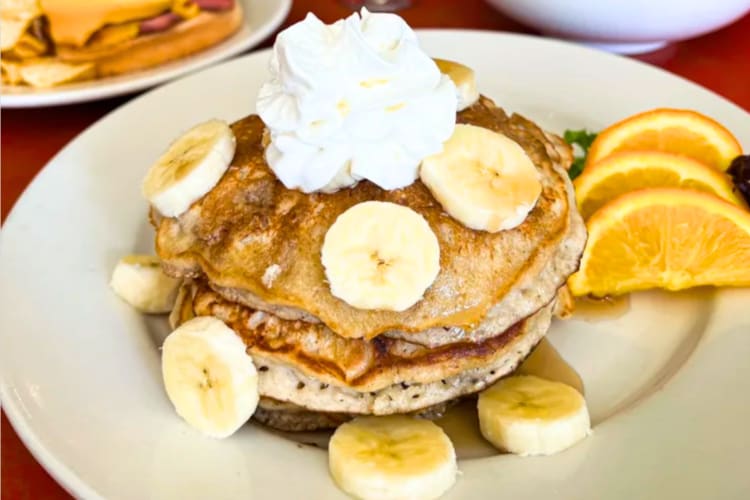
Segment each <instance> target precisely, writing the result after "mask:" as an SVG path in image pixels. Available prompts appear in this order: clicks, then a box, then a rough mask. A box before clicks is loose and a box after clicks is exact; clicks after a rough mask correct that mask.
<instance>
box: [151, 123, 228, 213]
mask: <svg viewBox="0 0 750 500" xmlns="http://www.w3.org/2000/svg"><path fill="white" fill-rule="evenodd" d="M235 147H236V140H235V138H234V134H233V133H232V129H231V128H229V125H227V123H226V122H223V121H221V120H210V121H207V122H205V123H201V124H200V125H196V126H195V127H193V128H192V129H190V130H188V131H187V132H185V134H183V135H182V136H181V137H180V138H179V139H177V140H176V141H174V142H173V143H172V145H171V146H169V149H167V151H166V153H164V154H163V155H162V156H161V157H160V158H159V159H158V160H157V161H156V163H155V164H154V165H153V166H152V167H151V170H149V172H148V174H146V178H145V179H144V180H143V195H144V196H145V197H146V199H147V200H148V201H149V202H150V203H151V204H152V205H153V206H154V207H156V209H157V210H158V211H159V213H161V214H162V215H164V216H165V217H176V216H178V215H180V214H181V213H183V212H185V211H186V210H187V209H188V208H190V205H192V204H193V202H195V201H197V200H199V199H201V198H202V197H203V196H204V195H205V194H206V193H208V192H209V191H211V189H213V187H214V186H215V185H216V183H217V182H219V179H221V176H222V175H224V172H225V171H226V170H227V168H228V167H229V164H230V163H231V161H232V158H233V157H234V150H235Z"/></svg>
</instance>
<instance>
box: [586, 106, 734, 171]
mask: <svg viewBox="0 0 750 500" xmlns="http://www.w3.org/2000/svg"><path fill="white" fill-rule="evenodd" d="M619 151H663V152H665V153H673V154H679V155H683V156H688V157H690V158H693V159H695V160H697V161H700V162H702V163H705V164H706V165H709V166H711V167H714V168H716V169H718V170H722V171H723V170H726V169H727V168H728V167H729V163H730V162H731V161H732V159H733V158H735V157H736V156H739V155H740V154H742V148H741V147H740V144H739V142H738V141H737V139H736V138H735V137H734V136H733V135H732V133H731V132H729V130H727V129H726V128H724V126H723V125H721V124H720V123H718V122H717V121H715V120H713V119H711V118H709V117H707V116H705V115H702V114H700V113H698V112H695V111H689V110H685V109H655V110H652V111H646V112H645V113H640V114H637V115H634V116H631V117H630V118H626V119H625V120H623V121H621V122H618V123H615V124H614V125H612V126H610V127H607V128H606V129H604V130H603V131H601V132H600V133H599V135H598V136H597V137H596V140H594V143H593V144H592V145H591V148H590V149H589V152H588V156H587V158H586V168H588V166H589V165H593V164H594V163H596V162H597V161H599V160H601V159H602V158H605V157H607V156H609V155H611V154H613V153H617V152H619Z"/></svg>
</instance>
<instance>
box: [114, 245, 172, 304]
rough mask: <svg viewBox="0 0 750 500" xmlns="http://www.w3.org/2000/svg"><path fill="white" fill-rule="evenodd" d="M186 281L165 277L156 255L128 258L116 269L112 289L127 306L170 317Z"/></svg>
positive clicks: (123, 259)
mask: <svg viewBox="0 0 750 500" xmlns="http://www.w3.org/2000/svg"><path fill="white" fill-rule="evenodd" d="M181 282H182V280H180V279H175V278H171V277H169V276H167V275H166V274H164V271H162V269H161V262H160V261H159V258H158V257H156V256H153V255H126V256H125V257H123V258H122V259H120V260H119V261H118V262H117V264H116V265H115V269H114V271H113V272H112V278H111V280H110V282H109V285H110V286H111V287H112V290H114V292H115V293H116V294H117V295H118V296H119V297H120V298H121V299H122V300H124V301H125V302H127V303H128V304H130V305H131V306H133V307H135V308H136V309H138V310H139V311H141V312H144V313H151V314H160V313H168V312H169V311H171V310H172V306H174V302H175V298H176V297H177V290H178V289H179V287H180V283H181Z"/></svg>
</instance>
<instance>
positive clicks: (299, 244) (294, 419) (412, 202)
mask: <svg viewBox="0 0 750 500" xmlns="http://www.w3.org/2000/svg"><path fill="white" fill-rule="evenodd" d="M457 122H458V123H465V124H471V125H476V126H480V127H484V128H487V129H490V130H494V131H497V132H500V133H502V134H504V135H505V136H507V137H509V138H511V139H512V140H514V141H515V142H517V143H518V144H520V145H521V147H522V148H523V149H524V151H525V152H526V153H527V155H528V156H529V158H531V160H532V161H533V163H534V166H535V167H536V169H537V171H538V173H539V178H540V181H541V185H542V193H541V195H540V197H539V200H538V201H537V203H536V205H535V207H534V208H533V210H532V211H531V212H530V213H529V215H528V217H527V218H526V219H525V220H524V222H523V223H522V224H521V225H519V226H517V227H515V228H513V229H510V230H506V231H500V232H496V233H489V232H485V231H477V230H473V229H469V228H467V227H465V226H464V225H462V224H461V223H460V222H458V221H456V220H455V219H453V218H452V217H450V216H449V215H448V214H446V213H445V212H444V211H443V209H442V207H441V205H440V203H439V202H438V201H437V200H436V199H435V198H434V197H433V196H432V194H431V193H430V191H429V189H427V187H425V185H424V184H422V183H421V182H420V181H416V182H415V183H413V184H411V185H410V186H408V187H406V188H403V189H396V190H390V191H388V190H383V189H381V188H379V187H377V186H375V185H374V184H371V183H370V182H368V181H362V182H360V183H359V184H357V185H356V186H355V187H353V188H350V189H343V190H340V191H337V192H335V193H330V194H326V193H312V194H306V193H303V192H301V191H297V190H290V189H287V188H285V187H284V185H283V184H282V183H281V182H279V180H278V179H277V178H276V176H275V175H274V173H273V172H272V171H271V170H270V169H269V167H268V165H267V164H266V161H265V156H264V151H265V146H266V144H267V133H266V127H265V125H264V124H263V122H262V120H261V119H260V118H259V117H258V116H255V115H252V116H249V117H246V118H244V119H242V120H240V121H238V122H236V123H234V124H233V125H232V130H233V132H234V134H235V137H236V140H237V148H236V152H235V156H234V159H233V161H232V164H231V166H230V167H229V169H228V170H227V171H226V173H225V174H224V175H223V177H222V178H221V180H220V181H219V182H218V184H217V185H216V186H215V187H214V188H213V189H212V190H211V191H210V192H209V193H208V194H206V195H205V196H204V197H203V198H202V199H200V200H199V201H197V202H195V203H194V204H193V205H192V206H191V207H190V208H189V210H187V211H186V212H184V213H182V214H181V215H179V216H178V217H172V218H166V217H161V216H160V215H159V214H158V212H157V211H156V210H152V212H151V220H152V223H153V225H154V227H155V228H156V249H157V253H158V255H159V257H160V258H161V260H162V265H163V267H164V270H165V271H166V272H167V273H168V274H169V275H171V276H173V277H176V278H181V279H184V280H185V281H184V284H183V286H182V289H181V290H180V293H179V297H178V300H177V304H176V306H175V309H174V311H173V313H172V315H171V318H170V319H171V321H172V324H173V326H177V325H179V324H181V323H184V322H185V321H188V320H189V319H191V318H192V317H194V316H215V317H217V318H219V319H221V320H222V321H224V322H225V323H226V324H227V325H228V326H229V327H231V328H232V329H233V330H234V331H235V332H236V333H237V334H238V335H239V336H240V337H241V338H242V340H243V341H244V343H245V344H246V346H247V351H248V353H249V354H250V355H251V356H252V358H253V361H254V362H255V365H256V366H257V367H258V371H259V390H260V394H261V400H260V405H259V407H258V409H257V411H256V413H255V416H254V417H255V418H256V419H257V420H258V421H260V422H262V423H264V424H267V425H269V426H271V427H275V428H278V429H282V430H314V429H320V428H329V427H335V426H337V425H339V424H340V423H342V422H344V421H346V420H348V419H350V418H351V417H352V416H356V415H389V414H400V413H410V414H420V415H423V416H426V417H437V416H439V415H440V414H441V413H442V412H443V411H444V410H445V409H446V408H447V407H448V406H449V405H450V404H452V403H453V402H455V401H457V400H458V399H460V398H462V397H465V396H467V395H470V394H473V393H476V392H478V391H481V390H482V389H484V388H485V387H487V386H488V385H490V384H492V383H493V382H494V381H496V380H497V379H499V378H500V377H503V376H504V375H507V374H509V373H510V372H512V371H513V370H514V369H515V368H516V366H518V364H519V363H520V362H521V361H522V360H523V359H524V358H525V357H526V356H527V355H528V354H529V353H530V351H531V350H532V349H533V348H534V346H535V345H536V344H537V343H538V342H539V341H540V340H541V339H542V338H543V337H544V335H545V334H546V332H547V330H548V328H549V326H550V322H551V321H552V317H553V315H554V314H555V313H560V312H563V311H565V310H566V309H567V308H569V307H570V304H569V299H568V298H567V296H566V293H565V288H564V285H565V282H566V280H567V278H568V276H569V275H570V274H572V273H573V272H574V271H575V270H576V269H577V267H578V262H579V259H580V256H581V253H582V251H583V246H584V244H585V240H586V233H585V228H584V225H583V221H582V219H581V217H580V215H579V214H578V212H577V211H576V208H575V202H574V200H573V188H572V185H571V183H570V181H569V179H568V175H567V173H566V169H567V167H568V166H569V164H570V162H571V160H572V155H571V152H570V148H569V147H568V146H567V145H566V144H565V143H564V142H563V141H562V140H561V139H560V138H559V137H556V136H554V135H551V134H548V133H545V132H544V131H543V130H541V129H540V128H539V127H538V126H536V125H535V124H534V123H532V122H531V121H529V120H527V119H525V118H523V117H521V116H519V115H512V116H508V115H507V114H506V113H505V112H504V111H503V110H502V109H500V108H499V107H497V106H495V104H494V103H493V102H492V101H491V100H489V99H487V98H485V97H482V98H480V99H479V101H477V102H476V103H474V104H473V105H472V106H470V107H469V108H467V109H465V110H463V111H461V112H459V113H458V114H457ZM371 200H375V201H387V202H392V203H396V204H399V205H403V206H406V207H409V208H411V209H412V210H414V211H415V212H417V213H418V214H420V215H422V216H423V217H424V219H425V220H426V221H427V223H428V224H429V226H430V228H431V229H432V231H433V232H434V234H435V235H436V236H437V239H438V242H439V246H440V273H439V274H438V276H437V278H436V279H435V281H434V283H433V284H432V285H431V286H430V288H428V289H427V291H426V292H425V294H424V298H423V299H422V300H421V301H419V302H418V303H416V304H415V305H414V306H412V307H410V308H409V309H407V310H405V311H401V312H397V311H380V310H362V309H357V308H354V307H352V306H350V305H348V304H347V303H346V302H343V301H342V300H340V299H338V298H336V297H335V296H334V295H332V294H331V291H330V287H329V284H328V283H327V281H326V275H325V270H324V268H323V265H322V263H321V247H322V245H323V241H324V237H325V235H326V232H327V231H328V229H329V228H330V227H331V225H332V224H333V223H334V221H335V220H336V218H337V217H338V216H339V215H340V214H342V213H343V212H344V211H346V210H347V209H349V208H350V207H352V206H354V205H356V204H358V203H362V202H365V201H371Z"/></svg>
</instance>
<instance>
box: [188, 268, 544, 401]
mask: <svg viewBox="0 0 750 500" xmlns="http://www.w3.org/2000/svg"><path fill="white" fill-rule="evenodd" d="M184 286H185V287H189V290H183V293H181V294H180V297H181V302H180V303H178V304H177V305H176V308H175V310H176V311H177V312H176V314H175V317H176V318H177V320H176V323H177V324H180V323H182V322H184V321H187V320H189V319H190V318H192V317H194V316H215V317H217V318H219V319H221V320H222V321H224V322H225V323H226V324H227V325H228V326H229V327H230V328H232V329H233V330H234V331H235V332H236V333H237V334H238V335H239V336H240V337H241V338H242V340H243V341H244V342H245V344H246V345H247V350H248V353H249V354H250V355H251V356H252V358H253V361H254V362H255V364H256V366H257V367H258V372H259V390H260V394H261V396H264V397H268V398H273V399H275V400H278V401H282V402H286V403H292V404H294V405H297V406H299V407H302V408H306V409H308V410H312V411H320V412H335V413H353V414H375V415H387V414H392V413H406V412H413V411H418V410H420V409H422V408H426V407H428V406H432V405H436V404H440V403H443V402H446V401H449V400H451V399H454V398H456V397H459V396H462V395H465V394H471V393H473V392H476V391H479V390H481V389H483V388H484V387H486V386H487V385H488V384H490V383H492V382H493V381H495V380H497V379H498V378H499V377H501V376H503V375H505V374H507V373H509V372H510V371H512V370H513V369H514V368H515V367H516V366H517V365H518V363H520V361H521V360H523V359H524V358H525V357H526V355H528V353H529V352H530V351H531V349H532V348H533V347H534V346H535V345H536V344H537V342H539V340H541V339H542V338H543V336H544V335H545V333H546V332H547V329H548V328H549V325H550V321H551V316H552V310H553V308H554V307H555V301H552V302H551V303H550V304H548V305H547V306H545V307H543V308H542V309H541V310H539V311H538V312H536V313H535V314H533V315H531V316H529V317H528V318H525V319H523V320H521V321H519V322H518V323H516V324H514V325H513V326H511V327H510V328H509V329H507V330H505V331H503V332H498V334H497V335H495V336H494V337H491V338H489V339H488V340H486V341H483V342H477V343H475V342H457V343H452V344H449V345H447V346H443V347H439V348H427V347H424V346H422V345H419V344H413V343H410V342H408V341H404V340H400V339H389V338H385V337H378V338H376V339H373V340H369V341H368V340H364V339H345V338H343V337H340V336H338V335H336V334H335V333H334V332H332V331H331V330H330V329H328V328H327V327H326V326H325V325H323V324H320V323H318V324H313V323H308V322H304V321H300V320H285V319H281V318H279V317H277V316H274V315H272V314H270V313H267V312H264V311H258V310H254V309H251V308H248V307H247V306H244V305H241V304H238V303H234V302H229V301H227V300H226V299H224V298H223V297H221V296H220V295H219V294H217V293H216V292H215V291H213V290H211V289H210V287H208V286H207V285H206V284H205V283H202V282H197V283H196V282H193V283H188V284H186V285H184Z"/></svg>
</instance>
